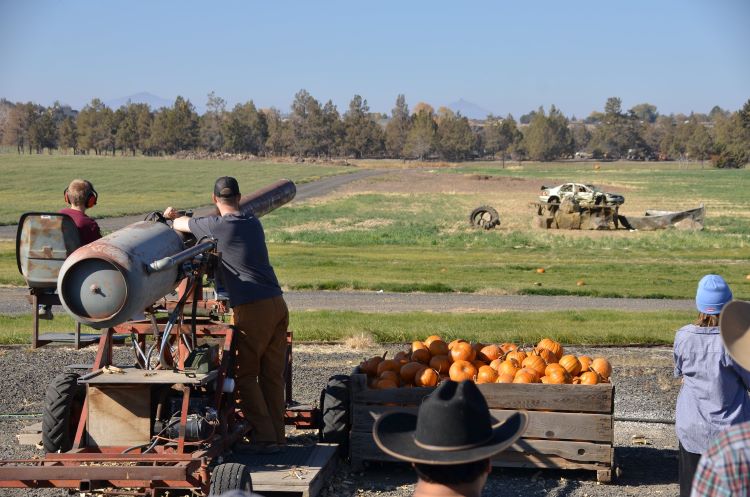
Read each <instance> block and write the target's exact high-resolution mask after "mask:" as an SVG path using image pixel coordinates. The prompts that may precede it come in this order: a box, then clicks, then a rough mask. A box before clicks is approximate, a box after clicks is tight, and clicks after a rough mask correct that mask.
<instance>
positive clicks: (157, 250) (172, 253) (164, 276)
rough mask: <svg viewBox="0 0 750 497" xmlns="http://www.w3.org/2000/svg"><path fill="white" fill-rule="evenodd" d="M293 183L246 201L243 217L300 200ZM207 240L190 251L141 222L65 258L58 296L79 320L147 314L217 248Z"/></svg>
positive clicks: (98, 324)
mask: <svg viewBox="0 0 750 497" xmlns="http://www.w3.org/2000/svg"><path fill="white" fill-rule="evenodd" d="M295 194H296V187H295V185H294V183H293V182H291V181H289V180H282V181H278V182H276V183H274V184H272V185H270V186H268V187H265V188H262V189H260V190H258V191H256V192H253V193H251V194H249V195H245V196H243V197H242V199H241V201H240V206H241V208H242V212H243V213H250V212H252V213H253V214H254V215H255V216H256V217H261V216H263V215H265V214H267V213H269V212H271V211H273V210H274V209H277V208H278V207H281V206H282V205H284V204H286V203H288V202H289V201H291V200H292V199H293V198H294V195H295ZM213 246H214V245H213V242H203V243H201V244H199V245H197V246H196V247H191V248H186V247H185V244H184V242H183V240H182V237H181V236H180V235H179V234H178V233H177V232H176V231H174V230H172V229H171V228H170V227H169V226H167V225H165V224H162V223H158V222H150V221H141V222H138V223H134V224H131V225H129V226H126V227H125V228H122V229H121V230H118V231H115V232H114V233H111V234H109V235H107V236H105V237H103V238H100V239H99V240H96V241H94V242H92V243H89V244H88V245H84V246H83V247H80V248H79V249H78V250H76V251H75V252H73V253H72V254H71V255H70V257H68V258H67V259H66V260H65V263H64V264H63V266H62V268H61V269H60V273H59V275H58V278H57V292H58V294H59V296H60V302H61V303H62V305H63V307H64V308H65V310H66V311H67V312H68V313H69V314H70V315H71V316H72V317H73V319H75V320H76V321H78V322H80V323H82V324H85V325H88V326H91V327H94V328H109V327H112V326H116V325H118V324H122V323H124V322H125V321H128V320H130V319H132V318H134V317H136V316H138V315H140V314H142V313H143V311H144V310H146V309H147V308H148V307H150V306H151V305H152V304H153V303H154V302H156V301H157V300H159V299H160V298H162V297H164V296H165V295H168V294H169V293H171V292H172V291H173V290H174V289H175V287H176V286H177V284H178V283H179V281H178V280H179V278H180V264H181V263H182V262H184V261H185V260H187V259H190V258H192V257H194V256H196V255H198V254H199V253H201V252H203V251H205V250H209V249H211V248H212V247H213Z"/></svg>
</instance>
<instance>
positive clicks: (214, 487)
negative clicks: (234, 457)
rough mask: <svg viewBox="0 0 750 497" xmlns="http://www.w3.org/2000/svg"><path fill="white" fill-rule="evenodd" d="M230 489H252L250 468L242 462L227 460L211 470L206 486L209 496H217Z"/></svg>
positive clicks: (246, 490) (249, 490)
mask: <svg viewBox="0 0 750 497" xmlns="http://www.w3.org/2000/svg"><path fill="white" fill-rule="evenodd" d="M230 490H244V491H245V492H252V491H253V478H252V476H250V468H248V467H247V466H245V465H244V464H240V463H236V462H229V463H225V464H219V465H218V466H216V467H215V468H214V469H213V471H211V482H210V484H209V488H208V495H209V497H214V496H217V497H218V496H219V495H221V494H223V493H224V492H229V491H230Z"/></svg>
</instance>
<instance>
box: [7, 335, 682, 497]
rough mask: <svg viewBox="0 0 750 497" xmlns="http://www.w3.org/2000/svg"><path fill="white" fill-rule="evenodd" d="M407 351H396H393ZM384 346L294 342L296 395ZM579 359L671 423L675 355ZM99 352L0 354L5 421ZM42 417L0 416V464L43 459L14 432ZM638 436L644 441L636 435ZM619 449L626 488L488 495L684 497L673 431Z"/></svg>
mask: <svg viewBox="0 0 750 497" xmlns="http://www.w3.org/2000/svg"><path fill="white" fill-rule="evenodd" d="M402 348H403V347H400V346H394V345H392V346H387V347H385V349H388V350H390V351H391V354H392V353H394V352H396V351H398V350H401V349H402ZM383 350H384V347H382V346H377V347H374V348H370V349H365V350H353V349H351V348H348V347H346V346H344V345H295V354H294V364H295V366H294V378H293V380H294V398H295V400H297V401H299V402H302V403H308V404H317V401H318V396H319V393H320V390H321V389H322V388H323V386H324V385H325V383H326V380H327V379H328V377H329V376H331V375H333V374H341V373H348V372H350V371H351V369H352V368H353V367H354V366H355V365H356V364H357V363H358V362H359V361H360V360H361V359H362V358H364V357H369V356H371V355H374V354H380V353H382V351H383ZM570 350H571V351H572V352H574V353H579V354H580V353H588V354H590V355H603V356H605V357H609V358H610V359H611V362H612V364H613V367H614V374H613V383H614V384H615V386H616V389H615V394H616V398H615V415H616V417H617V418H642V419H648V420H670V419H673V418H674V405H675V400H676V397H677V392H678V390H679V382H678V381H677V380H675V379H674V378H672V368H673V366H672V354H671V349H669V348H665V347H658V348H596V349H585V348H571V349H570ZM94 354H95V350H94V349H93V348H89V349H86V350H81V351H76V350H73V349H71V348H68V347H46V348H43V349H38V350H31V349H28V348H25V347H7V348H2V349H0V374H2V376H3V377H5V378H9V379H10V384H8V385H6V388H3V389H0V415H7V414H18V413H21V414H33V413H39V412H40V411H41V409H42V402H43V397H44V390H45V388H46V384H47V383H48V382H49V381H50V379H51V378H53V377H54V376H55V375H56V374H58V373H59V372H60V371H61V370H62V369H63V368H64V366H65V365H68V364H82V363H90V362H91V361H92V360H93V358H94ZM116 358H117V359H116V362H119V363H121V364H126V363H132V353H131V351H130V349H127V348H119V349H117V351H116ZM35 421H38V419H33V420H24V421H18V420H9V419H7V418H6V419H2V418H1V417H0V427H1V428H2V429H0V458H2V459H9V458H24V457H33V456H35V455H36V456H39V455H41V451H39V450H36V449H34V448H33V447H29V446H19V445H18V443H17V441H16V438H15V434H16V433H18V431H19V430H20V429H21V427H22V426H24V425H25V424H31V423H32V422H35ZM289 435H290V441H291V442H292V443H293V442H295V441H297V442H303V441H309V439H310V432H301V431H296V430H293V429H291V431H290V433H289ZM634 437H635V438H634ZM615 445H616V447H617V459H618V461H619V465H620V467H621V470H622V475H621V477H620V478H619V481H618V482H617V484H613V485H600V484H597V482H596V477H595V474H594V472H592V471H554V470H543V471H539V470H520V469H495V470H494V471H493V473H492V475H491V476H490V478H489V480H488V483H487V486H486V488H485V492H484V495H488V496H490V495H514V496H515V495H518V496H521V495H523V496H541V495H550V496H575V497H588V496H590V497H594V496H619V495H654V496H656V495H659V496H664V495H676V494H677V493H678V487H677V483H676V481H677V459H676V454H677V441H676V438H675V435H674V427H673V426H671V425H669V424H663V423H635V422H624V421H617V422H616V423H615ZM414 482H415V477H414V475H413V473H412V472H411V471H410V470H409V468H408V467H407V466H405V465H399V464H372V465H370V466H368V467H367V468H366V470H365V472H363V473H352V472H351V471H350V470H349V467H348V465H347V464H345V463H344V464H342V465H340V467H339V469H338V471H337V472H336V474H335V475H334V476H333V478H332V479H331V480H330V483H329V486H328V487H327V488H326V489H324V491H323V494H322V495H323V496H324V497H339V496H341V497H343V496H347V497H348V496H355V495H356V496H363V497H376V496H378V497H381V496H382V497H405V496H408V495H411V493H412V492H413V489H414ZM63 495H67V493H66V492H64V491H54V490H33V491H29V490H24V491H19V490H9V489H0V496H9V497H15V496H45V497H52V496H63Z"/></svg>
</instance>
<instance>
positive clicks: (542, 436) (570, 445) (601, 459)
mask: <svg viewBox="0 0 750 497" xmlns="http://www.w3.org/2000/svg"><path fill="white" fill-rule="evenodd" d="M351 386H352V392H351V415H352V429H351V434H350V443H349V456H350V458H351V461H352V467H353V468H355V469H359V468H361V467H362V464H363V462H364V461H395V459H394V458H392V457H391V456H388V455H386V454H385V453H383V452H382V451H381V450H380V449H379V448H378V447H377V445H375V441H374V439H373V436H372V425H373V424H374V421H375V419H377V417H378V416H380V415H381V414H383V413H386V412H392V411H396V410H398V411H405V412H413V413H416V412H417V410H418V408H419V404H420V403H421V402H422V399H423V398H424V397H425V396H426V395H428V394H430V393H431V392H432V391H433V390H434V389H433V388H398V389H388V390H374V389H371V388H368V387H367V376H366V375H364V374H360V373H358V372H355V373H354V374H352V377H351ZM477 386H478V387H479V389H480V390H481V391H482V394H484V397H485V398H486V399H487V404H488V405H489V407H490V411H491V412H492V415H493V416H494V417H495V418H497V419H499V420H503V419H505V418H506V417H508V416H509V415H510V414H512V412H513V411H514V410H520V409H523V410H526V411H527V412H528V415H529V425H528V427H527V428H526V432H525V433H524V435H523V437H522V438H520V439H519V440H518V441H517V442H516V443H515V444H513V445H512V446H511V447H509V448H508V449H506V450H505V451H503V452H502V453H500V454H498V455H497V456H495V457H494V458H493V460H492V465H493V466H497V467H520V468H555V469H587V470H595V471H596V476H597V480H598V481H600V482H609V481H611V479H612V471H613V470H614V467H613V466H614V464H613V460H614V448H613V442H614V429H613V421H612V420H613V412H614V397H615V392H614V386H613V385H611V384H602V385H539V384H519V383H511V384H503V383H492V384H483V385H477Z"/></svg>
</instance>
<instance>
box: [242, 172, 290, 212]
mask: <svg viewBox="0 0 750 497" xmlns="http://www.w3.org/2000/svg"><path fill="white" fill-rule="evenodd" d="M296 194H297V187H296V186H295V184H294V182H292V181H291V180H288V179H282V180H279V181H277V182H276V183H273V184H272V185H269V186H266V187H265V188H261V189H260V190H256V191H254V192H253V193H250V194H248V195H243V196H242V198H240V211H241V212H242V213H243V214H252V215H254V216H255V217H261V216H264V215H266V214H268V213H269V212H271V211H273V210H275V209H277V208H279V207H281V206H282V205H284V204H286V203H288V202H291V201H292V199H293V198H294V196H295V195H296Z"/></svg>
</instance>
